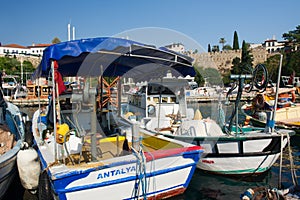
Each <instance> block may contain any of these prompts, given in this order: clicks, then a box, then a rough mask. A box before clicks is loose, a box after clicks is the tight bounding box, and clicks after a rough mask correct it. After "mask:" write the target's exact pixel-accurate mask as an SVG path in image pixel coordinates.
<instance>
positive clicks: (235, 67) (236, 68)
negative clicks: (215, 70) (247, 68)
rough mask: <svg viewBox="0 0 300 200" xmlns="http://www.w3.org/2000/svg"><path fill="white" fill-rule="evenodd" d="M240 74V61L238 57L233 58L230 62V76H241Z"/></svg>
mask: <svg viewBox="0 0 300 200" xmlns="http://www.w3.org/2000/svg"><path fill="white" fill-rule="evenodd" d="M241 73H242V65H241V59H240V58H239V57H235V58H234V59H233V60H232V69H231V74H241Z"/></svg>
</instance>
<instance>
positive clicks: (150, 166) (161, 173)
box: [38, 138, 203, 200]
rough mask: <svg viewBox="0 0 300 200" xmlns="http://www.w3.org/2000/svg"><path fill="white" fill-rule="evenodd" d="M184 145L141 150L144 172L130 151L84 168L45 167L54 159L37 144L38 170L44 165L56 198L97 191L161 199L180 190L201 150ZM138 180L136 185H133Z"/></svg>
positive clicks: (95, 194)
mask: <svg viewBox="0 0 300 200" xmlns="http://www.w3.org/2000/svg"><path fill="white" fill-rule="evenodd" d="M165 139H167V138H165ZM177 143H178V144H179V145H181V144H186V143H181V142H180V141H178V142H177ZM186 145H187V146H185V147H184V146H182V147H181V148H171V149H167V150H158V151H153V152H152V151H151V152H145V153H144V155H145V159H146V160H145V162H144V164H145V167H146V170H145V173H144V172H139V170H138V169H139V168H138V166H139V165H138V164H137V163H139V161H138V160H137V158H136V156H134V154H130V155H127V156H121V157H114V158H110V159H108V160H101V161H99V162H100V165H99V164H96V165H97V166H96V167H95V166H94V167H93V165H94V164H95V163H90V164H91V167H84V168H82V167H80V166H79V167H72V166H71V167H67V166H65V165H58V166H53V167H50V168H49V167H48V168H47V166H49V164H51V163H53V161H54V160H53V157H52V156H53V155H51V154H49V148H48V147H47V145H44V146H40V145H39V144H38V147H39V148H38V154H39V157H40V160H41V163H42V170H45V168H47V169H48V170H47V173H48V177H49V181H50V183H51V186H52V189H51V190H52V194H53V196H54V197H55V198H57V199H72V200H74V199H75V200H76V199H78V200H79V199H97V198H99V194H100V195H101V199H133V198H135V199H136V198H144V197H146V198H147V199H151V198H153V199H161V198H167V197H171V196H174V195H178V194H181V193H183V192H184V191H185V190H186V188H187V186H188V184H189V182H190V180H191V177H192V175H193V173H194V170H195V169H196V164H197V162H198V161H199V159H200V156H201V153H202V152H203V150H201V149H200V148H199V147H197V146H194V145H189V144H186ZM50 150H51V149H50ZM50 152H51V151H50ZM137 177H138V178H137ZM142 177H146V179H143V178H142ZM138 182H140V187H139V189H137V188H135V186H136V185H137V183H138ZM142 183H143V184H144V187H145V188H144V190H142ZM136 190H137V191H138V192H135V191H136ZM143 191H144V192H143Z"/></svg>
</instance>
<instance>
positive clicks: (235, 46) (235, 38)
mask: <svg viewBox="0 0 300 200" xmlns="http://www.w3.org/2000/svg"><path fill="white" fill-rule="evenodd" d="M232 49H233V50H238V49H240V46H239V38H238V35H237V32H236V31H234V35H233V45H232Z"/></svg>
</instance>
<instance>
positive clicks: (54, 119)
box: [51, 60, 58, 161]
mask: <svg viewBox="0 0 300 200" xmlns="http://www.w3.org/2000/svg"><path fill="white" fill-rule="evenodd" d="M54 62H55V61H54V60H52V61H51V70H52V71H51V72H52V73H51V75H52V88H53V89H52V90H53V91H52V104H53V105H52V109H53V134H54V141H56V132H57V127H56V105H55V104H56V103H55V101H56V97H55V96H56V95H55V94H56V90H57V89H58V88H56V87H55V86H56V83H55V75H54V74H55V72H54ZM53 144H54V160H55V161H56V160H58V155H57V143H56V142H54V143H53Z"/></svg>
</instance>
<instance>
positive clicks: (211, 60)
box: [188, 47, 269, 74]
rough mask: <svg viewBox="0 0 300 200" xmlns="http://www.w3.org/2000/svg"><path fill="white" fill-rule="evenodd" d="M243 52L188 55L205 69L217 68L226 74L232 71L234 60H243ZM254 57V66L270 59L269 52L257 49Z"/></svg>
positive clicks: (228, 51) (229, 51) (253, 51)
mask: <svg viewBox="0 0 300 200" xmlns="http://www.w3.org/2000/svg"><path fill="white" fill-rule="evenodd" d="M241 54H242V50H241V49H240V50H226V51H220V52H208V53H199V54H195V53H190V52H189V53H188V56H190V57H192V58H193V59H194V62H195V65H196V66H199V67H205V68H216V69H218V70H219V72H220V73H221V74H225V73H227V72H228V71H230V70H231V67H232V60H233V59H234V58H236V57H238V58H241ZM251 54H252V56H253V65H254V66H255V65H257V64H259V63H263V62H265V61H266V60H267V58H268V55H269V54H268V52H267V51H266V50H265V49H264V48H262V47H257V48H255V49H251Z"/></svg>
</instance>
